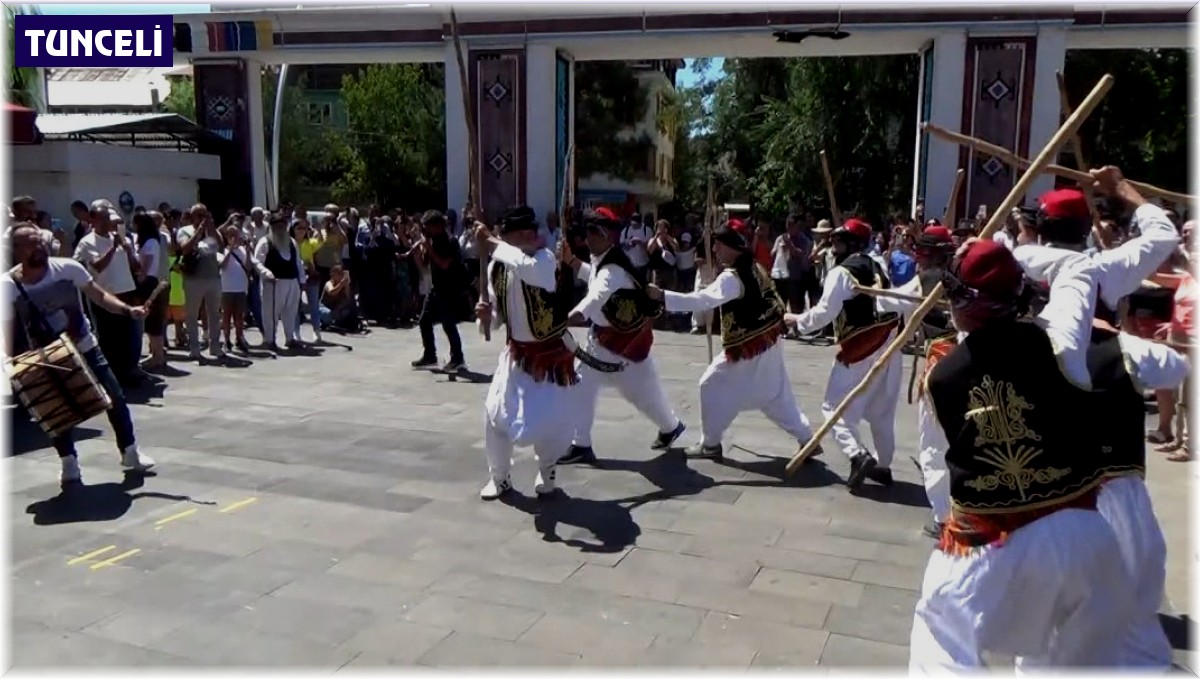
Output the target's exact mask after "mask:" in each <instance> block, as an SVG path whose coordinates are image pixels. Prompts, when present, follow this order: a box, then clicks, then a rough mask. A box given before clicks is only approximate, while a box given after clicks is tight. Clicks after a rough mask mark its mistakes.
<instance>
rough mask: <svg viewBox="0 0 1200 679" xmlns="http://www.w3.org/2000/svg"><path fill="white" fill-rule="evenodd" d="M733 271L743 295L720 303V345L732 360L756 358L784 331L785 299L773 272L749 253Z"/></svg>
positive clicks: (730, 268)
mask: <svg viewBox="0 0 1200 679" xmlns="http://www.w3.org/2000/svg"><path fill="white" fill-rule="evenodd" d="M729 270H730V271H733V272H734V273H735V274H737V277H738V280H739V281H741V283H742V296H741V297H738V298H737V299H735V300H731V301H728V302H726V303H724V304H722V305H721V307H720V309H721V346H722V347H724V349H725V355H726V357H727V358H729V359H731V360H735V361H736V360H744V359H748V358H753V357H754V356H757V355H758V354H761V353H762V352H764V351H766V350H767V349H770V348H771V347H772V346H774V344H775V340H776V339H778V338H779V335H780V334H782V332H783V300H781V299H780V298H779V292H778V291H776V290H775V284H774V282H772V281H771V276H770V275H769V274H768V273H767V270H766V269H764V268H763V267H762V266H761V265H760V264H758V263H757V262H755V261H754V257H753V256H752V255H750V254H749V253H746V254H743V255H742V256H740V257H738V259H737V261H735V262H734V263H733V266H731V267H729Z"/></svg>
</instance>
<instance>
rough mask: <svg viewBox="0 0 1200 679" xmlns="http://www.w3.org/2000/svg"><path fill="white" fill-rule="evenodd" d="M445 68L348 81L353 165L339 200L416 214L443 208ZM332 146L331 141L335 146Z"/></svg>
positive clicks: (345, 92) (369, 74) (348, 145)
mask: <svg viewBox="0 0 1200 679" xmlns="http://www.w3.org/2000/svg"><path fill="white" fill-rule="evenodd" d="M443 77H444V74H443V67H442V65H441V64H423V65H422V64H373V65H371V66H368V67H367V68H365V69H363V70H362V71H360V72H358V73H356V74H353V75H347V76H346V77H345V78H344V79H343V81H342V99H343V100H344V101H345V102H346V110H347V114H348V117H349V128H348V130H347V131H346V135H345V137H344V140H345V144H344V147H343V149H341V150H337V149H334V150H333V153H334V154H335V157H336V154H337V153H342V154H344V156H345V157H346V158H347V159H348V160H349V167H348V168H347V172H346V173H345V175H344V176H343V177H341V178H340V179H338V180H337V181H336V182H335V183H334V184H333V195H334V198H335V200H337V201H339V202H345V203H367V202H373V203H378V204H380V205H386V206H403V207H408V208H412V209H419V208H424V207H428V206H430V205H440V204H441V203H442V202H444V201H445V177H446V153H445V148H446V147H445V129H446V124H445V105H444V94H443V92H444V89H443ZM330 141H333V140H330Z"/></svg>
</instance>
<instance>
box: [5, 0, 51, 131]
mask: <svg viewBox="0 0 1200 679" xmlns="http://www.w3.org/2000/svg"><path fill="white" fill-rule="evenodd" d="M41 13H42V12H41V10H39V9H38V7H37V5H8V4H6V5H5V6H4V16H5V18H6V19H7V20H8V101H10V102H12V103H14V104H19V105H21V106H26V107H28V108H37V109H40V108H41V105H42V104H43V103H44V102H43V101H42V99H43V97H44V93H43V91H42V84H41V72H40V71H39V70H38V69H36V68H28V67H20V68H18V67H17V65H16V64H17V62H16V58H15V55H16V52H15V51H14V50H15V49H16V39H15V36H16V33H17V15H18V14H41Z"/></svg>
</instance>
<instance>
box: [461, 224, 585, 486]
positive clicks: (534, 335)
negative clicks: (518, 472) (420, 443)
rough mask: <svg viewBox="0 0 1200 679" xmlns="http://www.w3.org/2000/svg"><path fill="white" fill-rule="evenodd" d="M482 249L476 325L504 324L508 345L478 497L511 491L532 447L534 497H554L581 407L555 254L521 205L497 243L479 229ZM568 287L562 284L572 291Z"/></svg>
mask: <svg viewBox="0 0 1200 679" xmlns="http://www.w3.org/2000/svg"><path fill="white" fill-rule="evenodd" d="M476 234H477V237H478V239H479V244H480V247H481V248H483V249H484V250H487V249H491V251H492V252H491V256H492V262H491V265H490V266H489V269H488V287H489V290H490V293H491V294H490V297H489V299H491V300H493V301H494V304H495V312H496V313H493V306H492V304H489V303H483V302H480V303H479V304H477V305H476V307H475V309H476V313H477V315H478V317H479V319H480V321H481V322H484V323H491V324H492V327H494V328H499V327H501V325H504V326H505V328H506V332H507V335H506V338H505V343H504V349H503V351H502V352H501V353H500V361H499V365H498V366H497V367H496V373H495V375H494V376H493V377H492V384H491V388H490V389H489V390H488V395H487V402H486V405H485V408H484V411H485V412H484V445H485V447H486V451H487V462H488V472H489V473H490V475H491V478H490V479H489V480H488V483H487V485H485V486H484V487H483V489H482V490H481V491H480V492H479V496H480V497H481V498H483V499H485V500H493V499H496V498H498V497H500V496H501V495H503V494H505V493H507V492H510V491H511V490H512V480H511V478H510V476H509V472H510V470H511V468H512V453H513V447H514V446H529V445H531V446H533V449H534V452H535V453H536V456H537V462H538V474H537V479H536V481H535V483H534V492H535V493H536V494H537V495H538V497H544V496H548V495H550V494H552V493H553V492H554V490H555V484H554V481H555V471H554V469H555V464H556V463H557V462H558V458H559V457H561V456H562V454H563V453H564V452H566V450H567V446H568V445H570V443H571V433H572V430H573V429H574V422H575V417H576V413H577V411H578V407H579V400H578V395H579V393H580V392H579V388H578V387H577V384H578V382H579V376H578V373H576V372H575V356H574V354H573V353H572V352H571V350H570V349H568V348H567V345H566V344H565V342H564V340H563V334H564V333H565V332H566V330H567V313H568V311H569V309H570V306H569V305H570V297H569V295H568V294H565V290H563V293H564V294H560V285H559V284H560V277H559V276H558V264H557V262H556V261H555V258H554V253H553V252H551V251H550V250H547V249H545V248H539V247H538V234H537V221H536V220H535V218H534V214H533V210H531V209H530V208H528V207H525V206H519V207H514V208H511V209H509V210H508V211H507V212H506V213H505V214H504V216H503V217H502V218H501V220H500V234H501V237H500V238H499V239H498V238H495V237H494V236H492V234H491V232H490V231H489V230H488V229H487V227H485V226H483V225H480V226H478V227H477V229H476ZM570 285H571V282H570V281H569V280H568V281H567V283H566V286H567V287H566V290H569V289H570V288H569V286H570Z"/></svg>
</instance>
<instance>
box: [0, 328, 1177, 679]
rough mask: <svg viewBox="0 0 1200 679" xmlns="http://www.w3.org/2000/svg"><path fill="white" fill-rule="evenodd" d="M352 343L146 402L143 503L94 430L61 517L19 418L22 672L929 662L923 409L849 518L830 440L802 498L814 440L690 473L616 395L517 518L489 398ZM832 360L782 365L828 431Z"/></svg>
mask: <svg viewBox="0 0 1200 679" xmlns="http://www.w3.org/2000/svg"><path fill="white" fill-rule="evenodd" d="M468 329H469V328H467V326H464V330H468ZM334 339H335V342H336V343H337V346H330V347H326V348H324V349H323V350H322V351H321V352H320V354H321V355H318V356H281V357H278V358H256V359H255V360H254V361H253V364H252V365H250V366H249V367H246V368H243V369H231V368H226V367H223V366H221V365H216V364H209V365H203V366H198V365H196V364H194V363H187V362H184V361H181V362H180V363H178V364H177V366H178V367H179V368H180V369H181V370H182V371H184V372H186V373H187V374H184V375H180V376H177V377H171V378H168V379H167V380H166V382H165V385H164V388H163V389H161V392H162V394H161V396H150V397H147V396H146V395H144V394H132V395H131V396H132V400H133V401H134V403H135V405H133V407H132V408H133V414H134V418H135V421H136V423H137V431H138V437H139V441H140V444H141V447H142V449H143V450H144V451H145V452H146V453H148V454H150V455H151V456H153V457H154V458H155V459H156V460H157V461H158V463H159V467H158V469H157V474H155V475H150V476H148V477H147V478H145V479H144V481H142V482H140V483H139V482H137V481H134V480H132V479H124V478H123V476H122V474H121V472H120V470H119V468H118V466H117V464H118V460H117V457H116V453H115V448H114V444H113V440H112V434H111V431H110V430H109V429H108V426H107V423H106V422H104V421H103V419H98V420H94V421H91V422H89V423H87V424H86V426H85V427H83V428H82V429H81V430H80V431H79V436H78V438H79V444H78V446H79V450H80V456H81V462H82V466H83V470H84V478H85V480H86V482H87V483H88V486H87V487H86V488H85V490H83V491H81V492H80V493H78V494H77V495H76V496H75V497H74V499H66V500H64V499H62V498H56V496H57V495H58V484H57V473H58V463H57V460H56V458H55V457H54V455H53V453H52V451H50V450H49V449H48V444H47V442H46V441H45V439H44V437H42V436H41V435H40V434H39V433H38V432H37V431H36V430H34V429H33V428H32V427H31V426H30V425H29V424H28V423H25V422H15V423H14V430H13V433H14V438H13V455H12V456H11V457H10V458H9V459H8V460H7V461H6V462H5V464H6V471H7V472H8V476H9V478H10V480H11V494H10V499H9V504H10V508H11V510H12V517H11V521H10V529H11V533H12V547H13V570H12V576H11V584H12V592H13V618H12V623H13V626H12V629H13V634H14V644H13V653H14V657H13V660H14V664H15V666H17V667H22V668H27V667H44V666H49V665H59V666H68V667H86V666H120V665H142V666H147V665H150V666H188V665H199V666H238V665H241V666H261V667H301V666H307V667H316V668H321V669H325V670H329V669H333V670H336V669H339V668H354V669H359V668H367V667H380V666H394V665H420V666H426V667H474V666H591V667H607V668H621V667H719V668H723V669H732V668H743V669H746V668H751V667H753V668H755V669H762V668H781V667H782V668H805V669H809V670H818V671H828V670H845V669H847V668H853V667H860V666H866V667H892V668H900V667H903V666H904V665H905V663H906V662H907V648H906V647H907V643H908V632H909V629H910V626H911V618H912V611H913V607H914V605H915V603H916V600H917V589H918V587H919V585H920V582H921V576H922V572H923V569H924V566H925V562H926V560H927V559H928V555H929V552H930V550H931V548H932V542H931V541H929V540H928V539H926V538H924V537H922V536H921V535H920V529H921V526H922V524H923V523H924V521H925V520H926V518H927V512H928V509H927V507H926V506H925V498H924V492H923V490H922V489H921V487H920V479H919V478H918V474H917V471H916V468H915V467H914V466H913V465H912V464H911V463H910V462H909V461H908V459H907V458H908V456H909V455H912V454H914V451H915V441H916V413H915V410H914V408H913V407H911V406H910V405H908V404H907V403H904V402H902V403H901V404H900V408H899V412H898V415H897V441H898V442H899V447H900V449H899V450H898V451H897V455H896V463H895V464H894V465H893V468H894V473H895V478H896V484H895V485H894V486H893V487H892V488H890V489H882V488H878V487H874V486H871V485H870V483H868V485H867V486H866V487H865V489H864V492H863V493H862V495H861V496H857V497H855V496H851V495H849V494H848V493H847V492H846V490H845V487H844V484H843V479H844V477H845V475H846V473H847V472H848V467H849V465H848V463H847V461H846V459H845V457H844V456H843V455H841V454H840V453H839V452H838V451H836V450H834V449H833V447H832V445H827V452H826V453H825V455H823V456H822V457H820V458H818V459H817V460H816V461H814V462H812V463H810V464H808V465H806V466H805V467H804V468H803V469H802V470H800V472H799V473H798V474H797V475H796V476H795V477H794V478H792V479H789V480H788V481H787V482H781V481H780V480H779V475H780V474H781V472H782V469H783V466H784V464H785V462H786V459H787V457H788V456H790V455H791V454H792V453H793V452H794V451H795V442H794V441H790V440H788V437H787V436H786V435H785V434H784V433H783V432H781V431H779V430H777V429H776V428H775V427H774V426H773V425H771V424H770V423H769V422H768V421H767V420H766V419H765V418H764V417H762V416H761V415H760V414H757V413H748V414H746V415H745V416H744V417H742V418H740V419H739V420H738V421H737V422H735V424H734V426H733V427H732V428H731V430H730V432H729V433H728V434H727V436H726V439H725V446H726V450H727V457H726V460H725V461H724V462H723V463H716V462H712V461H698V462H694V463H691V464H687V463H685V462H684V461H683V460H682V459H681V457H680V456H679V455H678V454H677V453H675V452H667V453H660V452H655V451H650V450H649V443H650V441H651V440H652V439H653V437H654V433H655V432H654V428H653V426H652V425H650V424H649V423H648V422H647V421H645V419H644V418H642V417H641V416H640V415H638V414H637V412H636V410H634V408H633V407H632V406H631V405H629V404H628V403H626V402H624V401H622V400H621V399H620V398H619V397H617V396H616V394H615V393H610V392H607V391H606V392H603V396H602V398H601V401H600V406H599V412H598V417H597V421H596V427H595V431H594V433H593V438H594V441H595V447H596V451H597V453H598V455H599V456H600V458H601V461H600V463H599V464H597V465H596V466H595V467H588V466H582V467H580V466H573V467H564V468H562V469H561V470H560V472H559V480H560V485H562V487H563V488H564V489H565V495H564V496H563V497H560V498H559V499H557V500H556V501H554V502H549V503H545V502H537V501H536V500H534V499H532V498H530V497H528V496H529V495H531V494H532V483H533V475H534V471H535V470H534V466H533V462H532V459H531V453H530V451H527V450H525V451H521V450H519V451H518V452H517V454H516V466H515V468H514V480H515V483H516V486H517V488H518V490H520V491H521V492H522V493H523V494H524V495H525V497H518V498H515V499H513V500H512V501H508V502H503V503H483V502H480V501H479V500H478V497H477V493H478V489H479V487H480V485H481V484H482V483H483V481H484V480H485V477H486V465H485V463H484V459H483V445H482V417H483V416H482V404H483V398H484V395H485V393H486V389H487V385H486V384H471V383H466V382H457V383H449V382H448V381H447V380H446V378H445V377H444V376H439V375H433V374H431V373H426V372H414V371H412V370H409V369H408V368H407V365H408V361H409V360H411V359H412V358H415V357H416V356H417V354H418V353H419V340H418V337H417V334H416V333H415V332H412V331H405V330H375V331H373V332H372V333H371V334H369V335H367V336H362V337H349V338H334ZM464 339H465V340H466V350H467V356H468V358H469V359H470V363H471V365H472V368H473V369H475V370H477V371H479V372H483V373H490V372H491V371H492V369H493V368H494V363H495V356H496V354H497V353H498V351H499V348H500V346H499V344H498V343H497V342H493V343H491V344H490V345H489V344H485V343H484V342H483V341H482V340H481V339H480V338H479V337H477V336H474V335H472V334H470V333H468V334H467V335H466V336H465V337H464ZM252 340H253V338H252ZM655 352H656V353H655V355H656V360H657V361H658V365H659V370H660V372H661V373H662V375H663V378H664V385H665V387H666V389H667V392H668V394H669V396H670V398H671V400H672V403H673V405H674V406H675V407H676V409H677V411H678V412H679V413H680V415H681V417H682V418H683V419H684V421H685V422H686V423H687V424H688V427H689V429H688V432H687V433H686V434H685V435H684V440H683V441H681V443H682V444H685V445H686V444H690V443H693V442H694V441H695V440H696V439H697V438H698V430H699V420H698V412H699V406H698V402H697V398H698V392H697V387H696V380H697V379H698V378H699V376H700V374H701V373H702V372H703V367H704V365H705V362H706V361H705V358H706V356H705V353H706V352H705V349H704V339H703V338H701V337H693V336H689V335H674V334H661V333H660V334H659V335H658V336H657V347H656V350H655ZM832 355H833V350H832V349H830V348H828V347H812V346H807V345H803V344H799V343H794V342H789V343H788V344H787V346H786V350H785V356H786V361H787V365H788V370H789V377H790V378H791V381H792V384H793V388H794V390H795V392H796V394H797V399H798V400H799V402H800V405H801V407H802V408H803V409H804V411H805V412H806V413H807V414H808V416H809V417H810V418H811V419H812V420H813V421H814V422H816V421H819V399H820V395H821V393H822V391H823V389H824V383H825V379H826V376H827V375H828V370H829V364H830V361H831V360H832ZM443 358H444V357H443ZM905 363H906V370H907V369H908V367H909V365H910V362H909V361H907V360H906V362H905ZM1181 469H1186V470H1187V471H1188V474H1180V473H1179V472H1180V470H1181ZM1194 469H1195V467H1194V466H1191V465H1189V466H1186V467H1181V466H1179V465H1171V464H1170V463H1166V462H1164V461H1162V460H1161V459H1154V460H1152V463H1151V469H1150V479H1149V483H1150V487H1151V489H1152V491H1153V493H1154V497H1155V501H1156V508H1157V509H1158V511H1159V513H1160V515H1161V520H1162V522H1163V526H1164V531H1165V532H1166V534H1167V536H1168V539H1169V541H1170V544H1171V546H1172V552H1171V555H1170V560H1169V578H1168V596H1169V598H1170V599H1171V601H1172V602H1174V604H1175V607H1176V608H1178V609H1181V610H1187V609H1186V608H1185V607H1184V606H1183V603H1184V602H1185V599H1184V598H1183V597H1184V593H1185V592H1186V589H1184V587H1186V582H1187V580H1186V577H1187V573H1186V570H1185V569H1186V567H1187V565H1188V563H1189V561H1190V559H1189V558H1188V557H1189V553H1188V552H1187V551H1186V548H1185V547H1184V543H1183V542H1182V540H1183V537H1182V536H1185V535H1186V531H1187V523H1186V519H1185V517H1186V501H1187V495H1186V485H1187V482H1188V480H1189V479H1188V478H1187V477H1188V475H1194V474H1195V471H1194Z"/></svg>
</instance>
